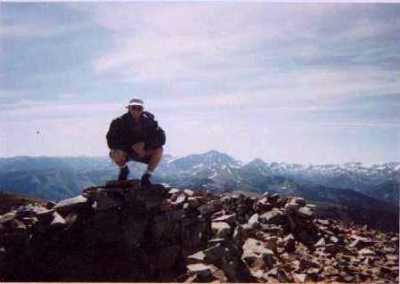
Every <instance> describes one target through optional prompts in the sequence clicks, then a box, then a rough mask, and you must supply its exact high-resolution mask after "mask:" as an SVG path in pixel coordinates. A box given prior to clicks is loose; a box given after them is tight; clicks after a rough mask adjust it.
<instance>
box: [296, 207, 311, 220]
mask: <svg viewBox="0 0 400 284" xmlns="http://www.w3.org/2000/svg"><path fill="white" fill-rule="evenodd" d="M296 215H298V216H300V217H303V218H313V217H314V216H315V215H314V212H313V210H312V209H311V208H310V207H308V206H304V207H300V208H299V209H298V210H297V212H296Z"/></svg>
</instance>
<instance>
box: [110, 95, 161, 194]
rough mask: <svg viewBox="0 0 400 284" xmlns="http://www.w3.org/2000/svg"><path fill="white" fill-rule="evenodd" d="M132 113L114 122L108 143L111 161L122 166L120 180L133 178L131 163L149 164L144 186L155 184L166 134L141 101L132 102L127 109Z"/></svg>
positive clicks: (145, 173)
mask: <svg viewBox="0 0 400 284" xmlns="http://www.w3.org/2000/svg"><path fill="white" fill-rule="evenodd" d="M126 108H127V109H128V112H127V113H125V114H124V115H122V116H120V117H118V118H116V119H114V120H113V121H112V122H111V125H110V129H109V130H108V133H107V144H108V147H109V148H110V150H111V151H110V157H111V159H112V160H113V161H114V162H115V163H116V164H117V165H118V166H119V168H120V172H119V176H118V180H126V179H127V177H128V175H129V168H128V165H127V162H128V161H131V160H133V161H137V162H141V163H145V164H147V170H146V171H145V172H144V174H143V175H142V178H141V185H142V186H143V187H148V186H150V185H151V181H150V178H151V176H152V174H153V172H154V170H155V169H156V168H157V166H158V164H159V163H160V160H161V157H162V154H163V147H162V146H163V145H164V144H165V132H164V130H162V129H161V127H159V126H158V123H157V121H156V120H154V115H153V114H151V113H150V112H147V111H144V103H143V101H142V100H141V99H136V98H135V99H132V100H130V101H129V104H128V105H127V106H126Z"/></svg>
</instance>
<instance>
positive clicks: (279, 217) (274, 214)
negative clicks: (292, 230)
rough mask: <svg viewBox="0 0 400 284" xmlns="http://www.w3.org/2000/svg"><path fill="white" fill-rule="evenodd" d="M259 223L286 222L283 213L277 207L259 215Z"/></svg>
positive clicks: (277, 223)
mask: <svg viewBox="0 0 400 284" xmlns="http://www.w3.org/2000/svg"><path fill="white" fill-rule="evenodd" d="M259 221H260V223H263V224H274V225H283V224H285V223H286V222H287V218H286V216H285V214H284V213H283V212H282V211H281V210H279V209H273V210H271V211H269V212H266V213H263V214H262V215H260V216H259Z"/></svg>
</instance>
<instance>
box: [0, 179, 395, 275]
mask: <svg viewBox="0 0 400 284" xmlns="http://www.w3.org/2000/svg"><path fill="white" fill-rule="evenodd" d="M315 209H316V208H315V206H314V205H313V204H308V203H307V201H306V200H305V199H303V198H300V197H294V196H293V197H287V196H280V195H278V194H269V193H265V194H264V195H263V196H257V197H255V196H248V195H245V194H232V193H230V194H226V193H225V194H211V193H210V192H207V191H204V190H203V191H200V190H199V191H196V190H189V189H178V188H166V187H164V186H162V185H153V186H152V187H151V188H147V189H143V188H141V187H140V186H139V182H138V181H136V180H132V181H126V182H115V181H113V182H109V183H107V184H106V185H104V186H99V187H90V188H87V189H85V190H83V191H82V193H81V195H79V196H76V197H74V198H70V199H66V200H63V201H60V202H59V203H57V204H54V203H51V202H49V203H47V204H45V203H32V204H24V205H19V206H16V207H15V208H12V210H11V211H9V212H7V213H5V214H3V215H0V281H85V282H87V281H112V282H118V281H127V282H271V283H274V282H275V283H276V282H296V283H302V282H352V283H354V282H373V283H398V281H399V235H398V233H383V232H380V231H377V230H372V229H369V228H367V227H365V226H364V227H361V226H355V225H349V224H346V225H345V224H343V223H341V222H340V221H337V220H330V219H319V218H318V217H317V216H316V214H315Z"/></svg>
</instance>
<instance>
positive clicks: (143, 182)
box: [140, 174, 151, 187]
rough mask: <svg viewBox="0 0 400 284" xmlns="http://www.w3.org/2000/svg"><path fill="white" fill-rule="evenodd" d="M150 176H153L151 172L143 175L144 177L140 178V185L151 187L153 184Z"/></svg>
mask: <svg viewBox="0 0 400 284" xmlns="http://www.w3.org/2000/svg"><path fill="white" fill-rule="evenodd" d="M150 177H151V175H150V174H144V175H142V179H141V180H140V185H141V186H142V187H150V186H151V181H150Z"/></svg>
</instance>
